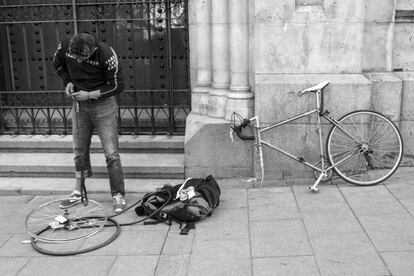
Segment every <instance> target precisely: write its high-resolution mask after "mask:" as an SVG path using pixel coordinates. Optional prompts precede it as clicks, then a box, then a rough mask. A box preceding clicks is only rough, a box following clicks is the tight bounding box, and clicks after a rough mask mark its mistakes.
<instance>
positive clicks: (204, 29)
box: [190, 0, 212, 114]
mask: <svg viewBox="0 0 414 276" xmlns="http://www.w3.org/2000/svg"><path fill="white" fill-rule="evenodd" d="M190 3H192V4H193V7H192V9H191V10H192V11H193V12H192V13H190V19H192V20H193V24H192V25H193V28H194V32H193V33H194V34H195V36H196V51H197V53H196V56H197V62H196V64H197V65H196V82H195V86H194V88H193V90H192V95H191V107H192V112H195V113H198V114H206V113H207V105H208V97H209V91H210V90H211V83H212V71H211V2H210V1H204V0H193V1H191V2H190ZM191 15H193V16H192V17H191Z"/></svg>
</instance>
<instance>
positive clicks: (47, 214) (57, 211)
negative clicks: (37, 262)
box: [25, 198, 108, 243]
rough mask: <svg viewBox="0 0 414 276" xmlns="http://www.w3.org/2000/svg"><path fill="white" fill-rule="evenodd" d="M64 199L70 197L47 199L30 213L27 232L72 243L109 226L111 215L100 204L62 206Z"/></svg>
mask: <svg viewBox="0 0 414 276" xmlns="http://www.w3.org/2000/svg"><path fill="white" fill-rule="evenodd" d="M64 200H68V198H64V199H56V200H52V201H49V202H46V203H44V204H42V205H41V206H39V207H37V208H35V209H33V210H32V211H31V212H30V213H29V214H28V215H27V216H26V219H25V227H26V231H27V233H28V234H29V235H30V236H31V237H32V238H34V239H36V240H40V241H43V242H50V243H63V242H71V241H75V240H81V239H84V238H87V237H90V236H92V235H94V234H96V233H98V232H99V231H100V230H102V228H103V227H104V226H105V223H106V221H107V220H108V217H107V215H106V212H105V209H104V207H103V206H102V205H101V204H100V203H98V202H96V201H95V200H88V205H87V206H85V205H84V204H82V203H81V202H80V203H78V204H76V205H74V206H72V207H70V208H64V209H62V208H60V207H59V204H60V203H61V202H62V201H64ZM47 230H53V231H47ZM46 233H47V234H49V235H46Z"/></svg>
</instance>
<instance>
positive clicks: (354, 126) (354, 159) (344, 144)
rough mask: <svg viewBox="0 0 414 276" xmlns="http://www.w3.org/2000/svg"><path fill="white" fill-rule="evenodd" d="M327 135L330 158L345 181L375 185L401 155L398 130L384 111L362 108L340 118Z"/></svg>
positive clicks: (389, 172) (396, 166)
mask: <svg viewBox="0 0 414 276" xmlns="http://www.w3.org/2000/svg"><path fill="white" fill-rule="evenodd" d="M338 122H339V126H334V127H333V128H332V129H331V131H330V132H329V135H328V138H327V144H326V146H327V153H328V159H329V162H330V163H331V164H332V165H336V166H335V167H334V170H335V172H336V173H337V174H338V175H339V176H340V177H341V178H342V179H344V180H345V181H347V182H349V183H352V184H355V185H366V186H368V185H376V184H378V183H380V182H383V181H384V180H386V179H387V178H388V177H390V176H391V175H392V174H393V173H394V172H395V171H396V170H397V168H398V166H399V164H400V162H401V158H402V155H403V142H402V139H401V134H400V132H399V131H398V129H397V128H396V127H395V125H394V124H393V123H392V122H391V121H390V120H389V119H387V118H386V117H385V116H384V115H382V114H380V113H378V112H374V111H369V110H361V111H354V112H351V113H348V114H347V115H345V116H343V117H342V118H341V119H339V121H338Z"/></svg>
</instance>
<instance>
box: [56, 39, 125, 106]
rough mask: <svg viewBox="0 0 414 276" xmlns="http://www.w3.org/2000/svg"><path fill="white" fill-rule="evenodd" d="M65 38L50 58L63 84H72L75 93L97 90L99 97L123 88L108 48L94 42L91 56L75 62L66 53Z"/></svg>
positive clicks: (114, 54) (67, 40)
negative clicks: (94, 49) (99, 93)
mask: <svg viewBox="0 0 414 276" xmlns="http://www.w3.org/2000/svg"><path fill="white" fill-rule="evenodd" d="M68 44H69V39H65V40H63V41H62V42H61V43H60V44H59V46H58V48H57V50H56V53H55V55H54V58H53V64H54V67H55V70H56V71H57V73H58V75H59V76H60V77H61V78H62V80H63V83H64V85H65V86H66V85H67V84H68V83H69V82H72V83H73V84H74V86H75V91H79V90H85V91H93V90H98V89H100V90H101V96H100V98H106V97H110V96H113V95H116V94H119V93H121V92H122V91H123V89H124V78H123V76H122V70H121V67H120V66H119V62H118V57H117V54H116V53H115V51H114V50H113V49H112V47H110V46H108V45H107V44H105V43H103V42H97V45H96V46H97V50H96V51H95V52H94V53H93V55H92V56H91V57H90V58H89V59H87V60H85V61H83V62H81V63H79V62H77V60H76V59H75V58H74V57H73V56H72V55H71V54H70V53H69V50H68Z"/></svg>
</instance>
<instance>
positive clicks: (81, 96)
mask: <svg viewBox="0 0 414 276" xmlns="http://www.w3.org/2000/svg"><path fill="white" fill-rule="evenodd" d="M72 96H73V97H75V98H76V99H77V100H78V101H80V102H83V101H87V100H89V92H88V91H85V90H80V91H78V92H75V93H72Z"/></svg>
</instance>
